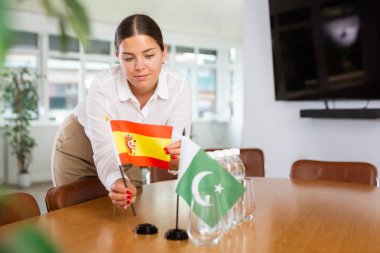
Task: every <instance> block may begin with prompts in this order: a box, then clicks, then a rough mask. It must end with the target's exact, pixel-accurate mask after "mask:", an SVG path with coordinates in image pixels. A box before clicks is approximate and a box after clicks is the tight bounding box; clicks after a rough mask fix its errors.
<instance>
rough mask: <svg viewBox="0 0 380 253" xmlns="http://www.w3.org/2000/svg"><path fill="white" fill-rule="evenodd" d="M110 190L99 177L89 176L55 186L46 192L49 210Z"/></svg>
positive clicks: (86, 199) (94, 197)
mask: <svg viewBox="0 0 380 253" xmlns="http://www.w3.org/2000/svg"><path fill="white" fill-rule="evenodd" d="M107 194H108V191H107V190H106V188H105V187H104V186H103V184H102V183H101V182H100V180H99V178H98V177H87V178H83V179H81V180H79V181H76V182H72V183H69V184H66V185H61V186H58V187H53V188H51V189H49V190H48V191H47V193H46V197H45V203H46V209H47V211H48V212H51V211H54V210H58V209H61V208H64V207H68V206H72V205H75V204H79V203H81V202H85V201H88V200H92V199H96V198H99V197H103V196H106V195H107Z"/></svg>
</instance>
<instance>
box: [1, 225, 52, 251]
mask: <svg viewBox="0 0 380 253" xmlns="http://www.w3.org/2000/svg"><path fill="white" fill-rule="evenodd" d="M8 248H9V249H11V250H12V251H11V252H12V253H58V252H59V251H58V249H57V248H56V247H55V245H54V244H53V243H52V241H51V240H49V238H48V237H47V235H45V234H44V233H42V232H41V231H40V230H38V229H36V228H33V227H24V228H22V229H21V230H19V231H17V232H16V233H15V234H14V235H13V236H12V238H11V240H10V244H9V247H8Z"/></svg>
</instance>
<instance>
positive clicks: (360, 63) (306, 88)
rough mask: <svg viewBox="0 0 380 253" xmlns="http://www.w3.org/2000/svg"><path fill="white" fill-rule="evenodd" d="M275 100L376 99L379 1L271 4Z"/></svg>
mask: <svg viewBox="0 0 380 253" xmlns="http://www.w3.org/2000/svg"><path fill="white" fill-rule="evenodd" d="M269 4H270V13H271V31H272V49H273V64H274V72H275V93H276V94H275V95H276V96H275V97H276V100H328V99H380V1H379V0H270V1H269Z"/></svg>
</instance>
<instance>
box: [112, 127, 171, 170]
mask: <svg viewBox="0 0 380 253" xmlns="http://www.w3.org/2000/svg"><path fill="white" fill-rule="evenodd" d="M109 122H110V125H111V130H112V135H113V139H114V143H115V146H116V150H117V152H118V154H119V160H120V164H121V165H125V164H128V163H131V164H133V165H136V166H154V167H159V168H163V169H169V164H170V155H168V154H166V153H165V150H164V148H165V147H166V146H167V145H169V144H170V143H171V136H172V132H173V127H171V126H159V125H149V124H141V123H135V122H130V121H126V120H110V121H109Z"/></svg>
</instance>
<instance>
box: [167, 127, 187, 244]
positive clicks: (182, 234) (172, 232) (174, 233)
mask: <svg viewBox="0 0 380 253" xmlns="http://www.w3.org/2000/svg"><path fill="white" fill-rule="evenodd" d="M185 135H186V128H183V132H182V136H185ZM178 210H179V195H178V194H177V210H176V217H175V229H169V230H168V231H166V233H165V238H166V239H167V240H175V241H180V240H187V239H188V238H189V236H188V235H187V232H186V230H183V229H179V228H178Z"/></svg>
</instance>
